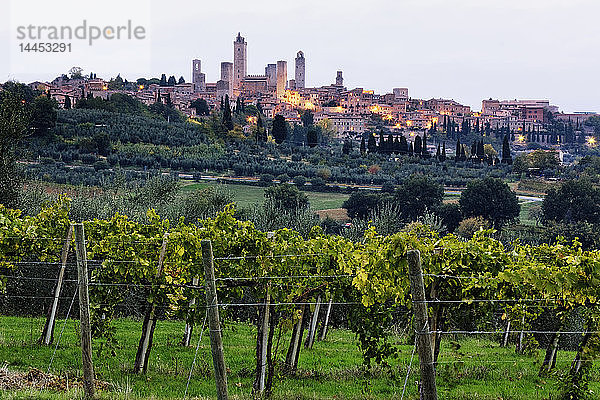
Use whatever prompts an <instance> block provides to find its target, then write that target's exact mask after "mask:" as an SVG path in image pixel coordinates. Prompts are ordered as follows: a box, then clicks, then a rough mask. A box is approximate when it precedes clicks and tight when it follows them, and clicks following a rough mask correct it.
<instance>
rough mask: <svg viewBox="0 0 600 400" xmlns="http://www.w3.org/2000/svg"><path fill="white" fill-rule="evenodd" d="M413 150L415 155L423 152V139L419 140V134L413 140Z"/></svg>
mask: <svg viewBox="0 0 600 400" xmlns="http://www.w3.org/2000/svg"><path fill="white" fill-rule="evenodd" d="M413 151H414V153H415V156H421V155H422V154H421V153H422V152H423V141H422V140H421V136H419V135H417V137H415V141H414V142H413Z"/></svg>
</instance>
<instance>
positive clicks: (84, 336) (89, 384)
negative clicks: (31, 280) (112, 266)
mask: <svg viewBox="0 0 600 400" xmlns="http://www.w3.org/2000/svg"><path fill="white" fill-rule="evenodd" d="M75 255H76V258H77V277H78V279H77V282H78V287H79V320H80V324H81V358H82V362H83V390H84V392H85V397H86V398H88V399H92V398H94V364H93V362H92V327H91V324H90V296H89V293H88V276H87V255H86V250H85V232H84V230H83V224H76V225H75Z"/></svg>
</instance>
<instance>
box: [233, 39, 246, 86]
mask: <svg viewBox="0 0 600 400" xmlns="http://www.w3.org/2000/svg"><path fill="white" fill-rule="evenodd" d="M246 46H247V43H246V40H245V39H244V38H243V37H242V36H241V35H240V33H239V32H238V35H237V37H236V38H235V42H233V89H240V87H241V86H242V85H241V84H242V80H243V79H244V78H245V77H246V74H247V68H248V65H247V58H246Z"/></svg>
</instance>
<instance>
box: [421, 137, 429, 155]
mask: <svg viewBox="0 0 600 400" xmlns="http://www.w3.org/2000/svg"><path fill="white" fill-rule="evenodd" d="M421 146H422V147H421V155H422V156H423V158H429V151H428V150H427V134H426V133H423V144H422V145H421Z"/></svg>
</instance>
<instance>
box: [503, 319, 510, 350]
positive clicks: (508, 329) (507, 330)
mask: <svg viewBox="0 0 600 400" xmlns="http://www.w3.org/2000/svg"><path fill="white" fill-rule="evenodd" d="M509 336H510V319H509V320H508V321H507V322H506V330H505V331H504V338H503V339H502V347H506V346H508V338H509Z"/></svg>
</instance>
